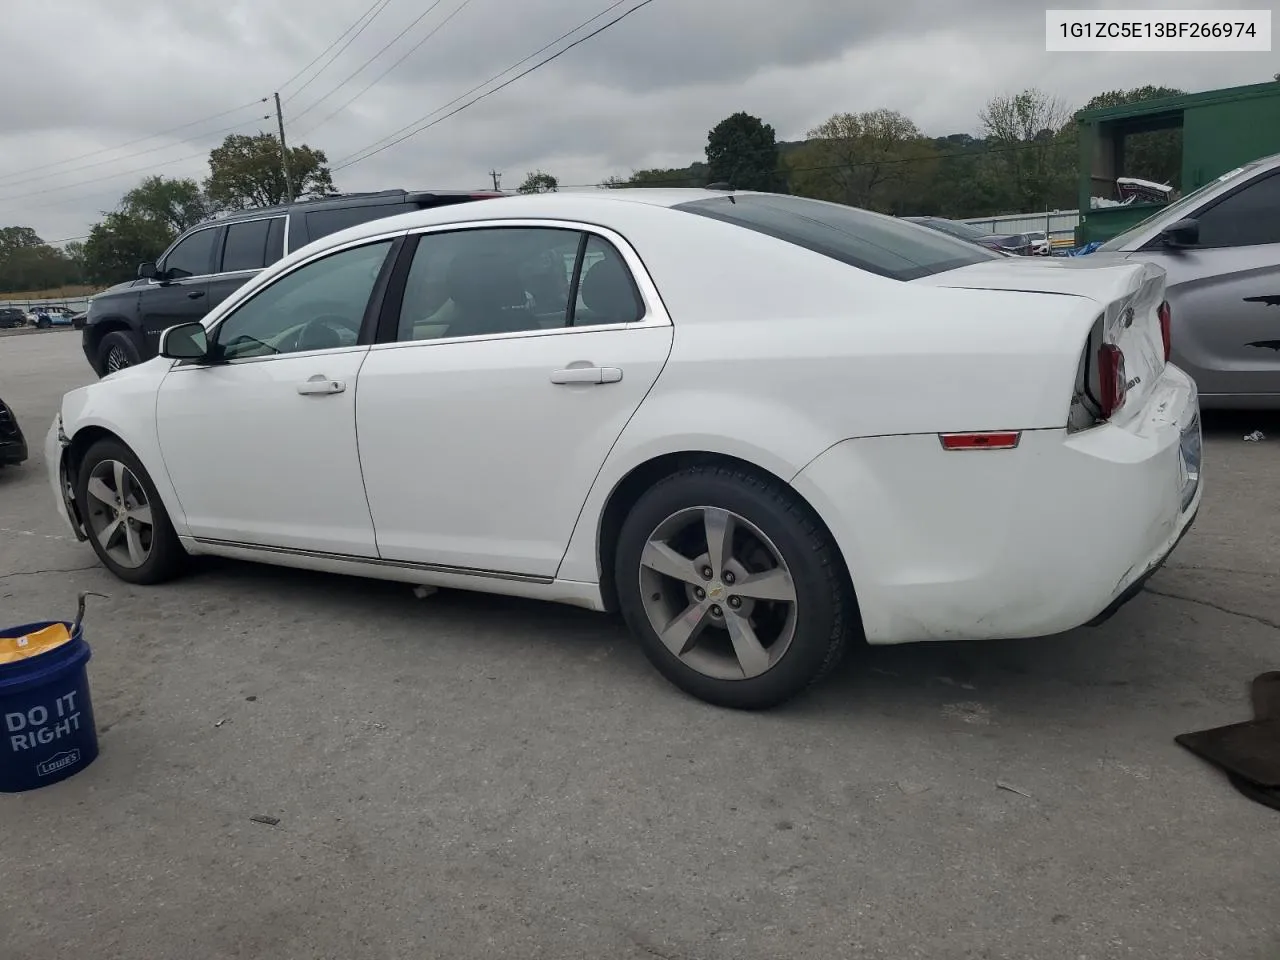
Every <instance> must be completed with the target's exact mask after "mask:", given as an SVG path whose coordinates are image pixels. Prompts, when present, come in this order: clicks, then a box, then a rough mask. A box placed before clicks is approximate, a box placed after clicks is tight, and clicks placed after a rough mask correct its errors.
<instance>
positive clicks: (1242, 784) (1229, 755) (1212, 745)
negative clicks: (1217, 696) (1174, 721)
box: [1174, 671, 1280, 810]
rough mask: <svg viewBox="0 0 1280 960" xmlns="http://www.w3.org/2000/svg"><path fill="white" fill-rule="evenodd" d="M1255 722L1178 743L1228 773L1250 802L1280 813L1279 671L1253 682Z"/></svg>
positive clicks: (1189, 735) (1216, 729) (1180, 739)
mask: <svg viewBox="0 0 1280 960" xmlns="http://www.w3.org/2000/svg"><path fill="white" fill-rule="evenodd" d="M1251 692H1252V700H1253V714H1254V718H1253V719H1252V720H1248V721H1246V722H1244V723H1232V724H1229V725H1228V726H1225V727H1214V728H1213V729H1212V730H1200V731H1198V732H1196V733H1184V734H1180V735H1179V736H1177V737H1175V738H1174V740H1176V741H1177V742H1178V743H1180V744H1181V745H1182V746H1184V747H1186V748H1187V749H1188V750H1190V751H1191V752H1192V753H1194V754H1195V755H1196V756H1198V757H1200V758H1201V759H1203V760H1208V761H1209V762H1210V763H1212V764H1213V765H1214V766H1217V767H1221V768H1222V769H1223V770H1225V771H1226V773H1227V777H1228V779H1229V780H1230V781H1231V783H1232V785H1233V786H1235V788H1236V789H1237V790H1239V791H1240V792H1241V793H1243V794H1244V795H1245V796H1246V797H1248V798H1249V799H1250V800H1256V801H1257V802H1258V803H1262V804H1266V805H1267V806H1268V807H1273V808H1275V809H1276V810H1280V671H1271V672H1270V673H1264V674H1261V675H1259V676H1257V677H1255V678H1254V680H1253V687H1252V691H1251Z"/></svg>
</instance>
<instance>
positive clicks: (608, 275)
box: [573, 236, 644, 327]
mask: <svg viewBox="0 0 1280 960" xmlns="http://www.w3.org/2000/svg"><path fill="white" fill-rule="evenodd" d="M643 317H644V300H642V299H641V298H640V291H639V290H637V289H636V282H635V280H634V279H633V278H632V276H631V271H630V270H629V269H627V264H626V261H624V260H623V259H622V254H620V253H618V251H617V249H616V248H615V247H614V246H613V244H611V243H610V242H609V241H607V240H605V239H603V238H602V237H597V236H592V237H590V238H589V239H588V240H587V249H586V252H585V253H584V255H583V257H582V279H581V280H580V281H579V285H578V302H577V305H576V308H575V309H574V312H573V325H574V326H575V327H586V326H596V325H599V324H603V323H635V322H636V321H637V320H640V319H642V318H643Z"/></svg>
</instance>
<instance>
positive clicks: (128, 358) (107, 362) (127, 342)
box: [98, 330, 142, 377]
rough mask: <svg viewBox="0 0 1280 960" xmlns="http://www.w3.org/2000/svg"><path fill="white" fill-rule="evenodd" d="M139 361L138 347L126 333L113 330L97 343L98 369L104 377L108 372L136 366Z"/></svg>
mask: <svg viewBox="0 0 1280 960" xmlns="http://www.w3.org/2000/svg"><path fill="white" fill-rule="evenodd" d="M141 362H142V358H141V357H140V356H139V355H138V348H137V346H135V345H134V342H133V339H132V338H131V337H130V336H129V335H128V334H127V333H123V332H122V331H119V330H114V331H112V332H111V333H108V334H107V335H106V336H105V337H103V338H102V343H100V344H98V369H99V370H101V371H102V375H103V376H104V377H105V376H106V375H107V374H108V373H115V372H116V371H117V370H123V369H124V368H125V367H133V366H137V365H138V364H139V363H141Z"/></svg>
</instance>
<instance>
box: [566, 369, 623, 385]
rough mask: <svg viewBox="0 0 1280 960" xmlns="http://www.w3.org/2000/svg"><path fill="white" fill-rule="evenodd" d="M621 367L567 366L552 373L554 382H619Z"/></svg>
mask: <svg viewBox="0 0 1280 960" xmlns="http://www.w3.org/2000/svg"><path fill="white" fill-rule="evenodd" d="M621 379H622V369H621V368H620V367H566V368H565V369H564V370H556V371H555V372H554V373H552V374H551V382H552V383H617V382H618V381H620V380H621Z"/></svg>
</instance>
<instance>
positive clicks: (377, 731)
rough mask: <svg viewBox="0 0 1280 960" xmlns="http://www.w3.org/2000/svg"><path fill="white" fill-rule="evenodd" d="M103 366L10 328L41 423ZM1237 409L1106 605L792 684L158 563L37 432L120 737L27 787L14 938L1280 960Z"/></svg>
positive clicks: (1261, 478)
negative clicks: (757, 695) (1218, 756)
mask: <svg viewBox="0 0 1280 960" xmlns="http://www.w3.org/2000/svg"><path fill="white" fill-rule="evenodd" d="M91 378H92V374H91V372H90V371H89V368H88V366H87V364H86V363H85V360H84V357H83V355H82V354H81V352H80V349H79V336H78V335H76V334H75V333H74V332H72V331H62V330H53V331H48V332H41V333H39V334H31V335H27V334H20V335H14V336H12V337H4V338H3V339H0V395H2V396H3V397H4V398H5V400H7V401H8V402H9V403H10V404H11V405H12V406H13V408H14V409H15V411H16V412H17V415H18V417H19V419H20V421H21V422H22V423H23V424H24V425H25V427H26V429H27V432H28V435H29V439H30V440H31V441H32V444H33V447H38V446H39V444H40V441H41V438H42V437H43V435H44V432H45V429H46V427H47V425H48V423H49V421H50V419H51V418H52V417H53V414H54V412H55V410H56V405H57V401H58V398H59V397H60V396H61V394H62V393H63V392H64V391H65V390H67V389H70V388H72V387H74V386H76V385H78V384H81V383H84V382H87V381H88V380H89V379H91ZM1208 426H1209V436H1208V437H1207V445H1206V453H1205V460H1206V475H1207V483H1208V484H1209V487H1208V488H1207V491H1206V496H1205V501H1204V507H1203V510H1202V515H1201V517H1200V520H1199V522H1198V524H1197V526H1196V528H1195V530H1194V531H1193V532H1192V534H1191V535H1190V536H1189V537H1188V539H1187V540H1186V541H1185V542H1184V543H1183V545H1182V546H1181V547H1180V548H1179V550H1178V552H1177V553H1176V554H1175V556H1174V557H1173V559H1172V560H1171V562H1170V564H1169V566H1168V567H1167V568H1166V569H1165V570H1164V571H1162V572H1161V573H1160V574H1159V575H1158V576H1157V577H1156V578H1155V579H1153V581H1152V582H1151V584H1150V587H1149V589H1148V590H1147V591H1146V592H1145V593H1144V594H1142V595H1141V596H1139V597H1138V598H1137V599H1135V600H1134V601H1133V602H1132V603H1131V604H1129V605H1128V606H1127V607H1126V608H1125V609H1124V610H1122V611H1121V612H1120V613H1119V614H1118V615H1117V616H1116V617H1115V618H1114V619H1113V620H1112V621H1110V622H1109V623H1108V624H1106V625H1105V626H1103V627H1101V628H1097V629H1084V630H1079V631H1076V632H1073V633H1070V634H1067V635H1065V636H1060V637H1054V638H1049V639H1042V640H1034V641H1025V642H1023V641H1017V642H1014V641H1001V642H990V643H955V644H939V645H923V646H916V647H901V648H895V649H880V650H871V651H863V652H860V653H858V654H856V655H855V656H853V657H852V658H851V659H849V660H848V661H846V663H845V664H844V666H843V667H842V668H841V669H840V671H839V672H838V673H837V675H836V676H835V677H834V678H833V679H832V681H830V682H828V683H826V684H825V685H823V686H822V687H820V688H819V689H817V690H816V691H815V692H814V693H813V694H812V695H811V696H808V697H806V698H805V699H803V700H802V701H800V702H797V703H795V704H794V705H792V706H789V707H786V708H784V709H781V710H778V711H774V712H772V713H768V714H762V715H744V714H738V713H732V712H727V711H721V710H716V709H713V708H710V707H707V706H705V705H703V704H701V703H698V702H695V701H693V700H690V699H689V698H687V697H684V696H682V695H681V694H680V693H679V692H678V691H676V690H675V689H674V688H672V687H670V686H668V685H667V684H666V683H665V682H664V681H663V680H662V679H661V678H660V677H658V676H657V675H656V674H655V673H654V671H652V670H651V669H650V668H649V666H648V665H647V663H646V662H645V661H644V659H643V657H642V656H641V654H640V653H639V652H638V650H636V649H635V648H634V647H633V646H632V644H631V643H630V642H629V641H628V640H627V637H626V636H625V634H624V632H623V630H622V628H621V627H620V625H619V624H618V623H617V622H616V621H614V620H612V619H608V618H604V617H601V616H598V615H594V614H590V613H587V612H584V611H579V610H574V609H569V608H560V607H555V606H550V605H539V604H535V603H529V602H523V601H515V600H503V599H495V598H491V597H485V596H482V595H479V594H475V595H470V594H466V593H461V592H448V591H445V592H441V593H440V594H438V595H436V596H434V597H431V598H428V599H426V600H417V599H415V598H414V597H413V595H412V593H411V592H410V590H409V589H407V588H405V587H403V586H397V585H389V584H381V583H375V582H370V581H363V580H355V579H341V578H337V577H330V576H325V575H319V574H310V573H300V572H290V571H284V570H278V569H271V568H266V567H259V566H251V565H247V564H238V563H230V562H218V563H204V564H201V565H200V566H199V567H198V569H197V570H196V572H195V573H194V574H193V575H191V576H190V577H188V578H187V579H185V580H183V581H181V582H178V583H174V584H171V585H169V586H166V587H161V588H150V589H149V588H138V587H130V586H128V585H126V584H123V583H120V582H118V581H115V580H113V579H111V578H110V577H109V576H108V575H107V574H106V573H105V572H104V571H103V570H101V569H100V568H99V566H98V565H97V563H96V562H95V560H94V557H93V555H92V553H91V551H90V550H89V548H88V547H87V546H84V545H81V544H77V543H75V542H74V540H73V539H72V538H70V537H69V535H68V534H67V532H66V531H65V530H64V529H62V528H61V527H60V525H59V521H58V520H57V518H56V515H55V514H54V511H53V507H52V504H51V500H50V497H51V493H50V491H49V489H48V486H47V483H46V481H45V475H44V464H43V463H42V457H41V454H40V451H39V450H38V449H33V451H32V458H31V460H30V461H29V462H28V463H27V464H25V465H24V466H22V467H19V468H16V469H9V470H0V620H2V621H4V622H8V623H22V622H26V621H29V620H36V619H42V618H50V617H62V616H66V617H69V616H71V614H72V612H73V611H74V608H75V595H76V593H77V591H79V590H85V589H90V590H98V591H101V592H103V593H106V594H110V599H109V600H100V601H98V602H96V603H93V601H92V600H91V604H92V606H91V607H90V610H89V614H88V617H87V618H86V631H87V635H88V638H89V639H90V641H91V643H92V644H93V649H94V659H93V661H92V663H91V664H90V671H91V679H92V683H93V694H94V706H95V709H96V711H97V721H98V726H99V731H100V735H101V744H102V755H101V757H100V758H99V760H98V761H97V762H96V763H95V764H93V765H92V766H91V767H89V768H88V769H87V770H86V771H84V772H83V773H81V774H79V775H78V776H76V777H74V778H72V779H71V780H68V781H65V782H64V783H62V784H59V785H57V786H54V787H51V788H48V789H45V790H42V791H36V792H33V793H29V794H23V795H14V796H0V820H2V821H3V824H4V826H3V828H2V831H3V832H2V836H3V841H2V843H0V868H2V871H3V876H4V878H5V880H6V881H7V884H6V885H7V887H8V889H9V894H8V895H7V896H6V897H4V898H3V899H2V900H0V944H3V948H2V949H0V956H3V958H4V960H54V958H57V960H62V958H66V957H71V956H74V957H77V958H80V960H94V958H103V960H106V958H120V957H130V958H166V957H192V958H201V960H203V958H223V957H252V958H259V957H260V958H268V957H269V958H272V960H287V958H299V960H302V958H307V960H314V958H334V960H347V958H365V957H370V958H402V957H403V958H410V957H412V958H424V957H441V958H450V960H462V958H472V957H475V958H492V957H519V958H534V957H546V958H557V960H559V958H606V957H607V958H637V960H652V958H655V957H656V958H662V960H695V958H699V960H702V958H717V960H718V958H726V960H728V958H734V960H750V958H762V960H764V958H768V960H776V958H783V957H786V958H791V957H805V958H808V957H813V958H821V960H832V958H837V957H859V958H863V957H865V958H886V960H905V958H910V957H927V958H952V957H957V958H958V957H972V958H988V960H997V958H1027V957H1035V958H1045V960H1054V958H1059V957H1061V958H1070V960H1077V958H1104V957H1107V958H1109V957H1117V958H1118V957H1124V958H1139V957H1141V958H1145V957H1151V958H1160V960H1179V958H1232V960H1243V958H1275V957H1280V815H1278V814H1276V812H1275V811H1272V810H1268V809H1267V808H1265V807H1262V806H1259V805H1257V804H1254V803H1251V802H1250V801H1248V800H1246V799H1244V798H1243V797H1241V796H1240V795H1238V794H1237V793H1236V792H1235V791H1234V790H1232V788H1231V787H1230V786H1229V785H1228V784H1227V783H1226V781H1225V779H1224V778H1223V777H1222V776H1220V775H1219V774H1218V773H1217V772H1215V771H1214V770H1213V769H1211V768H1209V767H1207V766H1206V765H1205V764H1203V763H1201V762H1200V761H1199V760H1197V759H1196V758H1194V757H1192V756H1190V755H1189V754H1187V753H1186V752H1185V751H1183V750H1182V749H1181V748H1180V747H1178V746H1176V745H1175V744H1174V742H1173V737H1174V735H1175V734H1178V733H1180V732H1184V731H1188V730H1194V729H1200V728H1203V727H1208V726H1215V725H1218V724H1222V723H1228V722H1233V721H1236V720H1244V719H1248V717H1249V706H1248V698H1247V684H1248V682H1249V680H1250V679H1251V678H1252V677H1253V676H1254V675H1255V674H1257V673H1259V672H1261V671H1263V670H1267V669H1277V668H1280V592H1277V589H1276V588H1277V586H1278V585H1280V568H1278V567H1277V562H1276V561H1277V557H1278V556H1280V483H1278V482H1277V479H1276V478H1277V468H1278V467H1280V454H1278V453H1277V451H1278V450H1280V419H1278V418H1275V417H1260V416H1254V415H1250V416H1237V417H1231V418H1226V419H1223V418H1212V419H1210V421H1209V425H1208ZM1255 427H1258V428H1261V429H1262V430H1263V431H1264V432H1266V433H1267V435H1268V440H1267V441H1265V442H1262V443H1244V442H1242V441H1241V436H1242V434H1244V433H1247V432H1248V431H1249V430H1252V429H1254V428H1255ZM998 783H1005V784H1008V785H1010V786H1013V787H1015V788H1016V791H1017V792H1015V791H1012V790H1008V789H1002V788H1001V787H999V786H998ZM256 815H266V816H270V817H275V818H278V819H279V823H278V824H277V825H275V826H268V825H264V824H260V823H257V822H254V821H252V820H251V819H250V818H251V817H253V816H256Z"/></svg>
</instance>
